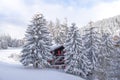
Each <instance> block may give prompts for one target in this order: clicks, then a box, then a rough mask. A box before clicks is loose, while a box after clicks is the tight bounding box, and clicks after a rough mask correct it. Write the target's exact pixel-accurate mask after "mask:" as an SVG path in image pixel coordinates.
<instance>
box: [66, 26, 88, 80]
mask: <svg viewBox="0 0 120 80" xmlns="http://www.w3.org/2000/svg"><path fill="white" fill-rule="evenodd" d="M81 39H82V38H81V36H80V34H79V30H78V28H77V27H76V26H75V24H72V26H71V27H70V28H69V31H68V36H67V40H66V42H65V49H64V50H65V52H66V53H65V64H66V68H65V72H67V73H71V74H75V75H79V76H81V77H84V78H85V77H86V75H87V74H88V72H89V67H88V65H89V63H90V62H89V60H88V59H87V57H86V55H85V54H84V53H82V40H81Z"/></svg>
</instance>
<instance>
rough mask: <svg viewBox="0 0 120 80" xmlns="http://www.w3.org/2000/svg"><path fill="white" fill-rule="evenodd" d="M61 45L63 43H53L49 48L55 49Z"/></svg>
mask: <svg viewBox="0 0 120 80" xmlns="http://www.w3.org/2000/svg"><path fill="white" fill-rule="evenodd" d="M61 46H63V45H61V44H54V45H52V46H51V47H50V48H51V50H55V49H57V48H59V47H61Z"/></svg>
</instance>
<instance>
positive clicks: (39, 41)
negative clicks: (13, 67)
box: [20, 14, 52, 68]
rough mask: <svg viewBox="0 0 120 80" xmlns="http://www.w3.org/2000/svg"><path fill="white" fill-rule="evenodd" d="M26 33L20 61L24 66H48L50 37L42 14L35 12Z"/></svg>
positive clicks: (50, 56) (50, 57)
mask: <svg viewBox="0 0 120 80" xmlns="http://www.w3.org/2000/svg"><path fill="white" fill-rule="evenodd" d="M26 33H27V34H26V44H25V46H24V48H23V50H22V55H21V60H20V62H21V63H22V64H23V65H24V66H29V65H33V67H35V68H38V67H39V68H45V67H50V64H49V62H48V60H50V59H52V55H51V53H50V46H51V40H50V39H51V38H50V35H49V32H48V31H47V27H46V20H45V19H44V17H43V15H42V14H36V15H35V16H34V17H33V20H32V21H31V25H29V27H28V29H27V31H26Z"/></svg>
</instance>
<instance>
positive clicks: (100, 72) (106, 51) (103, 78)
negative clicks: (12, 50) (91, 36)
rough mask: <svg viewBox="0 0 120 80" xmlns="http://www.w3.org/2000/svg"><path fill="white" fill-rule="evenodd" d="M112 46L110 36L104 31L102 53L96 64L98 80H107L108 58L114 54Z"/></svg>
mask: <svg viewBox="0 0 120 80" xmlns="http://www.w3.org/2000/svg"><path fill="white" fill-rule="evenodd" d="M112 46H113V45H111V41H110V34H108V33H105V32H103V31H102V36H101V45H100V53H99V54H98V59H97V64H96V78H97V79H98V80H107V74H108V73H107V56H108V55H110V53H113V51H114V48H112Z"/></svg>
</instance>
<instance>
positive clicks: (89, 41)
mask: <svg viewBox="0 0 120 80" xmlns="http://www.w3.org/2000/svg"><path fill="white" fill-rule="evenodd" d="M97 30H98V28H97V27H94V26H93V22H90V23H89V24H88V26H87V29H86V30H85V34H84V35H83V44H84V47H85V49H84V50H85V52H86V54H87V57H88V59H89V60H90V61H91V65H92V70H91V72H90V74H89V76H88V78H89V80H93V78H94V77H95V68H96V62H97V56H98V54H99V52H100V49H99V46H100V34H99V33H98V31H97Z"/></svg>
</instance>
